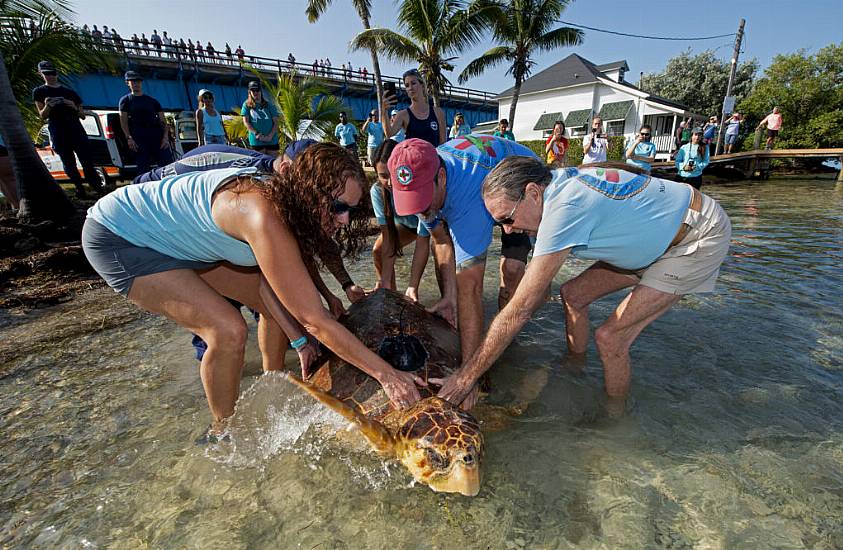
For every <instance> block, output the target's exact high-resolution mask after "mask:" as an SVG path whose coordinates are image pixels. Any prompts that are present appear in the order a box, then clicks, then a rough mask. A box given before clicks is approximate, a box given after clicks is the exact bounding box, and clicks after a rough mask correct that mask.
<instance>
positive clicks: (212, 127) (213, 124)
mask: <svg viewBox="0 0 843 550" xmlns="http://www.w3.org/2000/svg"><path fill="white" fill-rule="evenodd" d="M202 122H203V123H204V125H205V135H206V136H224V135H225V130H223V127H222V115H221V114H220V112H219V111H217V114H216V116H211V115H210V114H208V111H207V109H205V108H204V107H202Z"/></svg>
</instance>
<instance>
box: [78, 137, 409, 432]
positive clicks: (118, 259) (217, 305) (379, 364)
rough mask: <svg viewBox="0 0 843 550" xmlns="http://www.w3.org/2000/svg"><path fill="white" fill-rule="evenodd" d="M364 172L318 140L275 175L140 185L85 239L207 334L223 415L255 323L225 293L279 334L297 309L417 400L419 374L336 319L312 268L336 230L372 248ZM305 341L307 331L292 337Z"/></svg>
mask: <svg viewBox="0 0 843 550" xmlns="http://www.w3.org/2000/svg"><path fill="white" fill-rule="evenodd" d="M365 181H366V179H365V177H364V175H363V172H362V170H361V168H360V166H359V165H358V164H357V162H356V161H355V159H353V158H351V157H350V156H349V155H348V154H347V153H346V152H345V150H344V149H342V148H340V147H339V146H337V145H332V144H316V145H313V146H311V147H310V148H308V149H307V151H305V152H304V153H302V154H301V155H300V156H299V157H298V158H296V160H295V162H293V163H292V164H289V163H288V164H287V166H285V167H284V168H283V169H282V170H281V173H280V174H275V175H272V176H269V177H261V176H258V175H257V174H256V173H255V169H254V168H227V169H222V170H213V171H208V172H191V173H187V174H182V175H176V176H172V177H168V178H165V179H164V180H162V181H160V182H151V183H145V184H138V185H130V186H126V187H123V188H121V189H119V190H117V191H115V192H114V193H111V194H110V195H108V196H106V197H105V198H103V199H102V200H100V201H98V202H97V203H96V204H95V205H94V206H93V207H92V208H91V209H90V210H89V211H88V219H87V220H86V221H85V226H84V228H83V230H82V243H83V248H84V251H85V255H86V256H87V258H88V261H89V262H91V265H92V266H93V267H94V269H96V271H97V272H98V273H99V274H100V275H101V276H102V277H103V279H105V281H106V282H107V283H108V284H109V286H111V287H112V288H113V289H114V290H115V291H116V292H119V293H120V294H122V295H124V296H126V297H127V298H128V299H129V300H130V301H132V302H134V303H135V304H136V305H138V306H139V307H141V308H143V309H146V310H148V311H151V312H153V313H159V314H161V315H164V316H166V317H168V318H170V319H172V320H173V321H175V322H176V323H178V324H179V325H181V326H182V327H184V328H186V329H188V330H190V331H192V332H193V333H195V334H198V335H199V336H201V337H202V339H203V340H205V342H207V344H208V349H207V351H206V352H205V355H204V357H203V358H202V363H201V368H200V374H201V378H202V384H203V386H204V388H205V395H206V397H207V399H208V405H209V407H210V409H211V413H212V414H213V416H214V418H215V420H216V421H218V422H219V421H221V420H223V419H224V418H226V417H228V416H230V415H231V414H232V413H233V412H234V405H235V402H236V400H237V395H238V394H239V387H240V376H241V372H242V368H243V358H244V352H245V344H246V334H247V328H246V324H245V322H244V320H243V317H242V315H241V314H240V312H239V311H237V310H236V309H235V308H234V307H233V306H232V305H231V304H230V303H229V302H228V301H227V300H225V298H232V299H234V300H237V301H238V302H241V303H243V304H246V305H247V306H249V307H250V308H253V309H255V310H257V311H258V312H259V313H260V314H261V316H262V317H268V318H270V319H272V320H274V321H275V323H274V327H275V333H276V335H280V331H281V329H282V328H283V329H286V328H288V327H285V325H286V324H287V323H288V319H287V318H286V314H285V311H284V308H286V310H288V311H289V312H290V313H291V314H292V316H293V317H294V318H295V322H297V323H300V324H301V325H303V326H304V327H306V328H307V331H308V332H309V333H310V334H311V335H313V336H314V337H315V338H317V339H318V340H319V341H320V342H322V343H323V344H325V345H326V346H327V347H328V348H330V349H331V350H332V351H333V352H334V353H336V354H337V355H338V356H340V357H342V358H343V359H345V360H346V361H348V362H349V363H351V364H352V365H355V366H357V367H358V368H359V369H360V370H362V371H364V372H366V373H367V374H369V375H370V376H372V377H374V378H375V379H376V380H378V381H379V382H380V383H381V385H382V386H383V388H384V390H385V391H386V393H387V395H389V397H390V399H391V400H392V402H393V403H394V404H395V405H396V406H398V407H407V406H409V405H410V404H412V403H413V402H415V401H416V400H418V399H419V392H418V390H417V389H416V387H415V383H420V384H422V383H423V382H422V381H421V380H420V379H419V378H418V377H415V376H413V375H411V374H410V373H406V372H401V371H398V370H395V369H393V368H392V367H391V366H390V365H389V364H388V363H386V362H385V361H383V360H382V359H381V358H380V357H378V356H377V355H376V354H375V353H373V352H371V351H370V350H369V349H368V348H366V346H364V345H363V344H362V343H361V342H360V341H359V340H357V339H356V338H355V337H354V335H352V334H351V333H350V332H349V331H348V330H346V329H345V328H344V327H343V326H342V325H340V324H339V323H337V322H336V321H335V320H334V318H333V317H332V316H331V314H330V313H329V312H328V311H327V310H326V309H325V308H324V307H323V306H322V301H321V300H320V298H319V294H318V292H317V290H316V288H315V287H314V285H313V282H312V281H311V279H310V277H309V276H308V271H307V267H306V265H307V264H308V263H311V264H313V263H316V258H317V257H320V256H321V254H322V253H325V252H327V251H329V249H330V248H331V247H332V246H336V245H334V244H332V237H333V238H335V239H336V240H337V242H338V243H340V245H341V246H342V247H343V248H344V250H345V252H346V254H350V255H354V254H356V253H357V252H359V251H360V250H361V248H362V246H363V245H364V243H365V229H366V226H367V224H368V220H367V219H366V217H365V216H358V215H356V213H357V210H358V206H359V205H360V202H361V200H363V198H364V197H365V189H364V187H363V184H364V182H365ZM282 304H283V307H282ZM281 338H282V337H280V336H278V338H277V339H281ZM306 343H307V337H305V336H303V337H301V338H299V339H298V341H294V342H293V343H292V344H293V346H299V345H304V344H306ZM302 370H303V371H305V372H303V373H302V374H303V375H306V374H307V372H306V370H307V369H306V368H305V367H304V366H303V368H302Z"/></svg>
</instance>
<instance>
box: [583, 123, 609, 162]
mask: <svg viewBox="0 0 843 550" xmlns="http://www.w3.org/2000/svg"><path fill="white" fill-rule="evenodd" d="M608 150H609V140H608V139H606V135H605V134H603V119H601V118H600V117H599V116H596V117H594V120H592V121H591V132H589V133H588V134H586V135H585V137H584V138H582V151H583V159H582V163H583V164H592V163H595V162H606V152H607V151H608Z"/></svg>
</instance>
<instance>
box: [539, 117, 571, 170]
mask: <svg viewBox="0 0 843 550" xmlns="http://www.w3.org/2000/svg"><path fill="white" fill-rule="evenodd" d="M544 152H545V154H546V155H547V163H548V164H551V165H553V167H554V168H562V167H564V166H565V163H566V162H567V160H568V157H567V154H568V138H566V137H565V123H564V122H562V121H561V120H557V121H556V122H555V123H554V124H553V133H551V134H550V136H548V138H547V141H545V143H544Z"/></svg>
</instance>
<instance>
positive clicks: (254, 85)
mask: <svg viewBox="0 0 843 550" xmlns="http://www.w3.org/2000/svg"><path fill="white" fill-rule="evenodd" d="M249 89H250V90H260V89H261V83H260V82H258V81H257V80H253V81H251V82H249Z"/></svg>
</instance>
